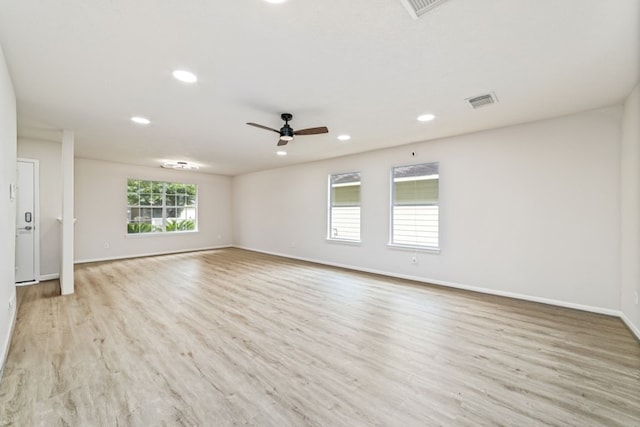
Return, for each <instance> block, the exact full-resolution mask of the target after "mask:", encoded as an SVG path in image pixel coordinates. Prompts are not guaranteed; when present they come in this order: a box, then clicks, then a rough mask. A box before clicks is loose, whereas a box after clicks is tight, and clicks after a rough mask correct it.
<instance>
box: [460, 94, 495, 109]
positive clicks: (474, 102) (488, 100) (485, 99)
mask: <svg viewBox="0 0 640 427" xmlns="http://www.w3.org/2000/svg"><path fill="white" fill-rule="evenodd" d="M467 101H468V102H469V104H470V105H471V106H472V107H473V108H474V109H476V108H480V107H484V106H485V105H491V104H495V103H496V102H498V98H496V94H495V93H487V94H486V95H480V96H474V97H473V98H467Z"/></svg>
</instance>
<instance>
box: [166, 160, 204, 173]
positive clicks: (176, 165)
mask: <svg viewBox="0 0 640 427" xmlns="http://www.w3.org/2000/svg"><path fill="white" fill-rule="evenodd" d="M160 166H161V167H163V168H166V169H178V170H185V171H197V170H198V169H200V166H198V165H196V164H194V163H189V162H185V161H177V162H164V163H162V164H161V165H160Z"/></svg>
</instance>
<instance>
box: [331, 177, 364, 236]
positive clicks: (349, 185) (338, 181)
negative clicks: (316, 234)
mask: <svg viewBox="0 0 640 427" xmlns="http://www.w3.org/2000/svg"><path fill="white" fill-rule="evenodd" d="M328 235H329V237H328V238H329V239H332V240H350V241H356V242H357V241H360V172H351V173H341V174H336V175H330V176H329V233H328Z"/></svg>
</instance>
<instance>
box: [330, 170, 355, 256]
mask: <svg viewBox="0 0 640 427" xmlns="http://www.w3.org/2000/svg"><path fill="white" fill-rule="evenodd" d="M348 175H357V176H358V181H349V182H347V183H344V184H336V185H334V184H333V178H334V177H339V176H348ZM327 182H328V186H327V188H328V191H327V193H328V194H327V240H328V241H331V242H340V243H351V244H354V243H355V244H358V243H360V242H361V239H362V194H360V197H359V200H358V204H357V205H355V204H354V205H352V206H344V205H343V206H334V204H333V197H332V196H333V189H334V188H336V187H340V186H348V185H350V186H353V185H356V184H357V185H358V186H359V187H360V191H362V175H361V173H360V172H343V173H334V174H329V177H328V180H327ZM340 207H344V208H355V207H357V208H358V238H357V239H356V238H349V237H346V238H345V237H340V236H339V235H337V236H336V235H334V229H335V227H334V225H335V224H334V223H333V221H334V209H336V208H340Z"/></svg>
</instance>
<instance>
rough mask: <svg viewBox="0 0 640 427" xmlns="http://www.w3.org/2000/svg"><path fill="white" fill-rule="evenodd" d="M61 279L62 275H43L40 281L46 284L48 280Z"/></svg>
mask: <svg viewBox="0 0 640 427" xmlns="http://www.w3.org/2000/svg"><path fill="white" fill-rule="evenodd" d="M59 278H60V273H51V274H41V275H40V281H41V282H45V281H47V280H57V279H59Z"/></svg>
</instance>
